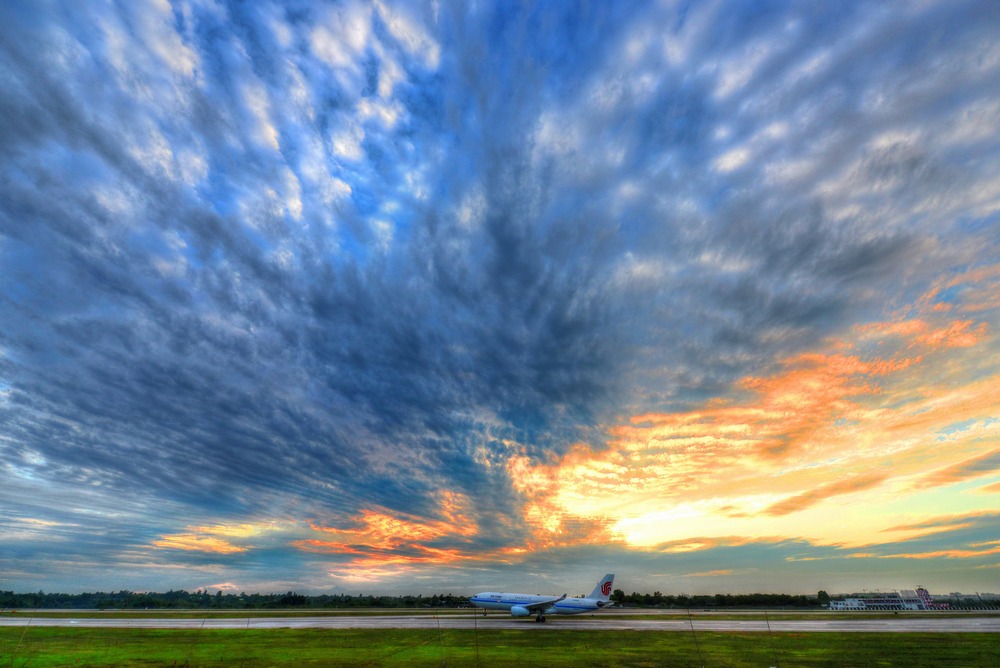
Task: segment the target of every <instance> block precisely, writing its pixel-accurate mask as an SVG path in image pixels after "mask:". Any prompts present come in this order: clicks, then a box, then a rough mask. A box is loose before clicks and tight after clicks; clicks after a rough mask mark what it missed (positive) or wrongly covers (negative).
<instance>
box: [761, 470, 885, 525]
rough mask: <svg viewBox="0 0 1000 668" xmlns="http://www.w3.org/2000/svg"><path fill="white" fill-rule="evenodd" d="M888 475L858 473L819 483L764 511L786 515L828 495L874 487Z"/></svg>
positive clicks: (769, 513)
mask: <svg viewBox="0 0 1000 668" xmlns="http://www.w3.org/2000/svg"><path fill="white" fill-rule="evenodd" d="M888 477H889V475H888V474H887V473H872V474H867V475H860V476H856V477H854V478H849V479H847V480H838V481H836V482H832V483H829V484H826V485H821V486H819V487H817V488H815V489H811V490H807V491H805V492H802V493H801V494H796V495H795V496H792V497H789V498H787V499H785V500H783V501H779V502H778V503H776V504H774V505H773V506H771V507H770V508H768V509H767V510H766V511H765V512H766V513H767V514H768V515H787V514H788V513H793V512H796V511H798V510H802V509H804V508H808V507H809V506H811V505H813V504H816V503H819V502H820V501H823V500H825V499H829V498H830V497H833V496H837V495H839V494H852V493H854V492H860V491H863V490H866V489H870V488H872V487H875V486H876V485H878V484H880V483H882V482H883V481H885V480H886V479H887V478H888Z"/></svg>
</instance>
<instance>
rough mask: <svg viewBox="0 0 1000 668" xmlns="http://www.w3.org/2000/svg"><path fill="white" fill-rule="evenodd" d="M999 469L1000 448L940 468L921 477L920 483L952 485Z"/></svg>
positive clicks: (925, 484)
mask: <svg viewBox="0 0 1000 668" xmlns="http://www.w3.org/2000/svg"><path fill="white" fill-rule="evenodd" d="M997 471H1000V449H998V450H993V451H992V452H987V453H986V454H984V455H981V456H978V457H970V458H969V459H966V460H964V461H961V462H958V463H957V464H953V465H951V466H946V467H944V468H941V469H938V470H937V471H934V472H933V473H931V474H930V475H928V476H925V477H923V478H921V479H920V482H919V484H920V485H924V486H927V487H933V486H937V485H950V484H952V483H956V482H961V481H963V480H968V479H970V478H978V477H980V476H984V475H989V474H991V473H996V472H997Z"/></svg>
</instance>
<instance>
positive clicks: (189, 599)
mask: <svg viewBox="0 0 1000 668" xmlns="http://www.w3.org/2000/svg"><path fill="white" fill-rule="evenodd" d="M612 599H613V600H614V601H615V602H616V603H618V604H619V605H622V606H626V607H644V608H653V607H658V608H728V607H741V606H754V607H794V608H807V607H816V606H819V605H823V604H828V603H829V601H830V597H829V596H827V595H826V592H824V591H820V592H819V594H818V595H817V596H806V595H789V594H715V595H694V596H688V595H685V594H676V595H675V594H662V593H660V592H658V591H656V592H653V593H652V594H640V593H638V592H633V593H631V594H626V593H625V592H624V591H622V590H621V589H616V590H615V591H614V594H613V595H612ZM464 605H468V598H467V597H465V596H454V595H452V594H434V595H432V596H422V595H416V596H365V595H364V594H358V595H351V594H320V595H316V596H308V595H305V594H299V593H296V592H293V591H289V592H286V593H284V594H260V593H256V594H247V593H240V594H235V593H231V592H222V591H216V592H214V593H211V592H209V591H208V590H204V589H199V590H198V591H195V592H187V591H184V590H170V591H167V592H163V593H157V592H133V591H128V590H125V589H123V590H120V591H117V592H92V593H90V592H88V593H83V594H57V593H45V592H42V591H39V592H37V593H27V594H16V593H14V592H12V591H0V607H2V608H4V609H7V610H11V609H17V608H23V609H31V608H56V609H59V608H63V609H73V608H86V609H98V610H105V609H125V610H144V609H171V608H173V609H231V610H232V609H236V610H256V609H268V608H455V607H461V606H464Z"/></svg>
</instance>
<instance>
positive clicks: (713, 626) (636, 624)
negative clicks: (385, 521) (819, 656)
mask: <svg viewBox="0 0 1000 668" xmlns="http://www.w3.org/2000/svg"><path fill="white" fill-rule="evenodd" d="M0 626H22V627H23V626H66V627H79V628H134V629H151V628H155V629H240V630H244V629H283V628H292V629H303V628H318V629H435V630H436V629H482V630H490V629H524V630H527V629H531V628H539V629H543V628H544V629H567V630H575V631H622V630H631V631H680V632H683V631H687V632H691V631H692V630H694V631H696V632H697V631H710V632H723V633H724V632H746V631H757V632H769V631H770V632H776V633H810V632H831V631H832V632H839V633H844V632H865V633H1000V616H997V615H993V616H990V615H984V616H974V615H970V616H961V617H954V616H942V617H937V618H935V617H907V616H906V615H900V616H899V617H894V618H892V619H885V618H881V619H844V618H839V619H838V618H837V616H836V615H822V616H819V615H817V616H816V617H815V618H809V619H768V618H766V617H764V616H763V615H761V616H760V618H759V619H741V620H732V619H711V618H704V617H692V618H690V619H636V618H635V617H634V615H628V614H621V613H614V612H605V613H601V614H597V615H579V616H565V617H563V616H560V617H556V616H555V615H551V616H549V617H548V621H546V622H545V623H544V624H539V623H537V622H535V620H534V618H527V619H515V618H513V617H510V616H508V615H506V614H501V613H495V614H492V615H489V616H486V617H484V616H483V615H482V614H475V615H474V614H471V613H470V614H468V615H454V614H452V615H427V614H423V615H386V616H369V615H357V616H351V615H342V616H341V615H338V616H329V617H307V616H303V617H246V618H242V619H241V618H211V617H205V618H201V619H190V618H169V617H152V616H150V617H146V618H131V619H122V618H112V617H108V618H104V619H102V618H100V617H99V616H98V617H77V618H58V617H45V616H37V617H34V616H30V613H28V614H23V616H22V615H19V616H17V617H0Z"/></svg>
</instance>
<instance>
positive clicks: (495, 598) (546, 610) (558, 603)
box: [469, 573, 615, 622]
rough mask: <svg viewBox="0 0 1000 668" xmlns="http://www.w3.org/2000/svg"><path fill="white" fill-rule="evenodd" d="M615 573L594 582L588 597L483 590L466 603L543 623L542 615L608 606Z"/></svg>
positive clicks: (570, 613)
mask: <svg viewBox="0 0 1000 668" xmlns="http://www.w3.org/2000/svg"><path fill="white" fill-rule="evenodd" d="M614 579H615V576H614V574H612V573H608V574H607V575H605V576H604V578H603V579H602V580H601V581H600V582H598V583H597V586H596V587H594V591H592V592H591V593H590V596H573V597H567V596H566V594H563V595H562V596H543V595H541V594H516V593H511V592H502V591H484V592H480V593H478V594H476V595H475V596H473V597H472V598H471V599H469V602H470V603H472V605H474V606H477V607H479V608H482V609H483V614H484V615H485V614H486V611H487V610H504V611H507V612H509V613H510V614H511V615H512V616H514V617H530V616H532V615H534V616H535V621H537V622H544V621H545V615H579V614H581V613H584V612H595V611H597V610H601V609H603V608H608V607H611V606H612V605H613V604H612V603H611V601H610V596H611V587H612V584H613V583H614Z"/></svg>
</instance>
